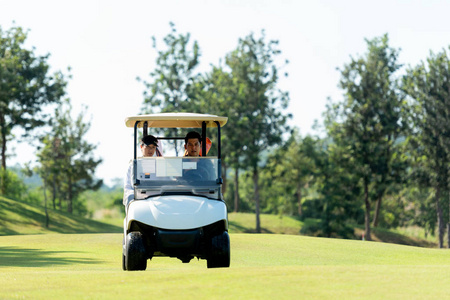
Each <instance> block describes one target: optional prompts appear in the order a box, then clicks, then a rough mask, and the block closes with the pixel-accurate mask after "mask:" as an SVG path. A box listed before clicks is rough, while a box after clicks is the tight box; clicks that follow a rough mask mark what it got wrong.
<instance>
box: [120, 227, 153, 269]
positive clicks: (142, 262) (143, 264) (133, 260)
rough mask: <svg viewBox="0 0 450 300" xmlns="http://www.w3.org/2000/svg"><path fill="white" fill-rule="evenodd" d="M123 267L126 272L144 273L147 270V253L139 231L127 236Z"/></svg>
mask: <svg viewBox="0 0 450 300" xmlns="http://www.w3.org/2000/svg"><path fill="white" fill-rule="evenodd" d="M124 267H125V269H126V270H128V271H144V270H145V269H146V268H147V251H146V250H145V246H144V239H143V236H142V233H140V232H139V231H133V232H130V233H129V234H128V235H127V240H126V254H125V265H124Z"/></svg>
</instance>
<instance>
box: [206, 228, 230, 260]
mask: <svg viewBox="0 0 450 300" xmlns="http://www.w3.org/2000/svg"><path fill="white" fill-rule="evenodd" d="M206 260H207V267H208V268H228V267H229V266H230V236H229V235H228V232H226V231H224V232H222V233H221V234H219V235H216V236H214V237H212V239H211V250H210V252H209V255H208V258H207V259H206Z"/></svg>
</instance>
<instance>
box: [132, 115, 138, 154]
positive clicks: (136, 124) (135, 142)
mask: <svg viewBox="0 0 450 300" xmlns="http://www.w3.org/2000/svg"><path fill="white" fill-rule="evenodd" d="M138 124H139V121H136V123H134V156H133V157H134V160H136V158H137V127H138Z"/></svg>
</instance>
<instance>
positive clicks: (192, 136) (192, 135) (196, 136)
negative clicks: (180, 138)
mask: <svg viewBox="0 0 450 300" xmlns="http://www.w3.org/2000/svg"><path fill="white" fill-rule="evenodd" d="M190 139H198V141H199V143H201V142H202V136H201V135H200V133H198V132H197V131H190V132H188V134H186V137H185V138H184V142H185V143H186V144H187V143H188V140H190Z"/></svg>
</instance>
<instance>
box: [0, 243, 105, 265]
mask: <svg viewBox="0 0 450 300" xmlns="http://www.w3.org/2000/svg"><path fill="white" fill-rule="evenodd" d="M70 253H77V252H75V251H47V250H40V249H26V248H19V247H0V268H1V267H36V268H39V267H47V266H52V265H71V264H98V263H101V261H98V260H94V259H91V258H81V257H80V258H78V257H77V258H75V257H56V256H54V255H55V254H56V255H58V256H60V255H61V254H67V255H68V256H69V255H70Z"/></svg>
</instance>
